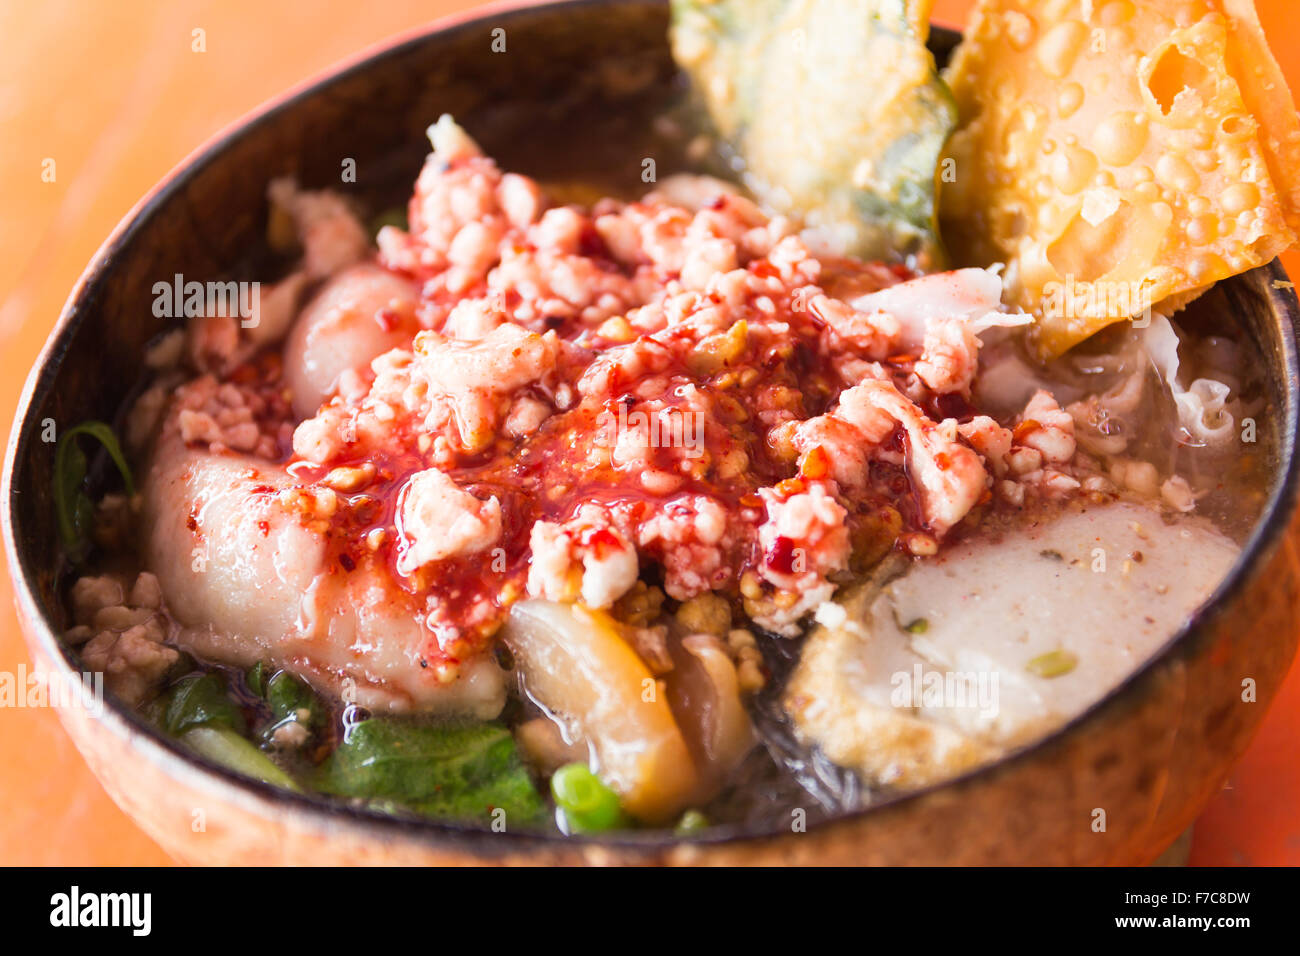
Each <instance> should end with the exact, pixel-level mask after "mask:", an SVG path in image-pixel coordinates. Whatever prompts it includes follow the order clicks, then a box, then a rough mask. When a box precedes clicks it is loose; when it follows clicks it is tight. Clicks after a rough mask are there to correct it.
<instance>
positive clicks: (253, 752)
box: [180, 726, 302, 790]
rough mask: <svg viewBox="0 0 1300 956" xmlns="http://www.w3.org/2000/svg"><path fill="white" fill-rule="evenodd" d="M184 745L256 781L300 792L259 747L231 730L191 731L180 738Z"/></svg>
mask: <svg viewBox="0 0 1300 956" xmlns="http://www.w3.org/2000/svg"><path fill="white" fill-rule="evenodd" d="M180 739H181V743H183V744H185V745H186V746H187V747H189V748H190V749H192V750H194V751H195V752H196V753H199V754H202V755H203V756H204V757H207V758H208V759H209V760H211V761H212V762H213V763H218V764H221V765H222V766H223V767H229V768H230V769H231V770H234V771H235V772H236V773H242V774H243V775H244V776H246V777H252V778H253V779H254V780H264V781H266V782H267V783H270V784H274V785H275V786H277V787H284V788H285V789H286V790H301V789H302V788H301V787H299V786H298V782H297V781H296V780H294V779H293V777H291V776H289V774H287V773H286V772H285V771H284V770H282V769H281V768H280V767H279V766H278V765H276V764H275V762H274V761H272V760H271V758H270V757H268V756H267V755H266V754H264V753H262V751H260V750H258V749H257V746H256V745H255V744H253V743H251V742H250V741H248V740H246V739H245V738H244V737H242V736H241V735H240V734H239V733H237V732H236V731H234V730H231V729H230V728H229V727H215V726H203V727H192V728H191V729H190V730H187V731H186V732H185V733H183V734H181V737H180Z"/></svg>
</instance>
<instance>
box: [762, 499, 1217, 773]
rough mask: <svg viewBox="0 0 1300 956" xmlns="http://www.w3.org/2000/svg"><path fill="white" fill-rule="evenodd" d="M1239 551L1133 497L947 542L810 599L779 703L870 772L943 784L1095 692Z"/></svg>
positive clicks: (842, 759) (1172, 622)
mask: <svg viewBox="0 0 1300 956" xmlns="http://www.w3.org/2000/svg"><path fill="white" fill-rule="evenodd" d="M1238 551H1239V549H1238V547H1237V545H1236V544H1234V543H1233V542H1232V541H1231V540H1229V539H1228V538H1226V537H1224V536H1223V535H1221V534H1220V533H1219V532H1218V531H1216V530H1215V529H1214V528H1213V527H1212V526H1210V525H1209V524H1208V523H1207V522H1204V521H1202V520H1197V519H1180V520H1178V521H1177V522H1175V523H1168V522H1167V521H1166V519H1165V518H1164V517H1163V516H1162V515H1161V514H1160V513H1158V512H1156V511H1154V510H1152V509H1149V508H1147V507H1144V506H1142V505H1138V504H1132V503H1115V504H1108V505H1101V506H1090V507H1088V508H1086V510H1069V511H1065V512H1064V513H1061V514H1058V515H1055V516H1052V517H1047V518H1041V519H1032V520H1030V519H1026V521H1025V523H1024V524H1023V525H1020V526H1017V527H1014V528H1012V529H1011V530H1007V531H1003V532H999V533H996V534H993V533H988V534H985V535H984V536H981V537H977V538H973V539H970V540H967V541H964V542H960V543H957V544H954V545H953V546H952V547H951V548H950V549H949V550H947V551H945V552H944V553H943V554H942V555H941V556H940V557H938V558H935V559H931V560H926V561H921V562H916V563H913V564H910V565H908V566H907V567H906V569H905V570H904V571H903V573H901V574H897V572H896V571H895V574H897V576H894V577H892V579H888V580H884V582H883V583H882V580H877V581H875V582H872V583H869V584H867V585H863V586H861V587H859V588H858V589H857V590H855V591H854V592H852V593H850V594H849V595H848V596H847V597H846V598H845V599H844V600H843V602H842V603H841V604H827V605H823V607H822V608H821V609H819V611H818V620H819V622H821V626H819V627H818V628H817V629H816V630H815V631H814V632H813V633H812V634H811V635H810V636H809V638H808V641H807V642H806V644H805V646H804V649H803V653H802V657H801V659H800V663H799V666H798V668H797V669H796V671H795V673H794V675H793V676H792V678H791V680H790V683H789V685H788V686H787V689H786V694H785V704H786V708H787V710H788V711H789V713H790V714H791V716H792V718H793V720H794V723H795V727H796V730H797V732H798V734H799V735H800V737H801V738H803V739H804V740H805V742H807V743H810V744H816V745H819V746H820V747H821V749H822V750H823V751H825V753H826V755H827V756H828V757H830V758H831V759H832V760H833V761H835V762H836V763H838V764H840V765H841V766H845V767H849V768H852V769H854V770H857V771H858V772H859V773H861V774H862V776H863V777H864V778H865V779H866V780H867V781H868V782H869V783H872V784H876V785H892V786H897V787H903V788H907V787H916V786H924V785H926V784H928V783H932V782H935V781H937V780H942V779H944V778H947V777H950V776H952V775H954V774H957V773H960V772H961V771H963V770H967V769H969V768H971V767H973V766H975V765H977V764H979V763H981V762H983V761H985V760H988V759H991V758H992V757H995V756H997V755H998V754H999V753H1002V752H1004V751H1005V750H1007V749H1008V748H1011V747H1015V746H1018V745H1020V744H1023V743H1027V742H1028V741H1030V740H1033V739H1035V738H1037V737H1040V736H1042V735H1043V734H1046V733H1048V732H1049V731H1051V730H1053V729H1054V728H1056V727H1059V726H1060V725H1062V724H1063V723H1065V722H1066V721H1068V720H1069V719H1070V718H1072V717H1074V716H1075V715H1077V714H1079V713H1081V712H1082V711H1083V710H1085V709H1086V708H1087V707H1088V706H1089V705H1091V704H1093V703H1094V702H1096V701H1097V700H1099V699H1100V698H1102V697H1103V696H1104V695H1105V694H1106V693H1107V692H1108V691H1109V690H1111V689H1112V688H1114V687H1115V686H1117V685H1118V684H1120V683H1121V682H1122V681H1123V680H1124V678H1125V677H1127V676H1128V675H1129V674H1131V673H1132V672H1133V671H1134V670H1135V669H1136V668H1138V667H1139V666H1140V665H1141V664H1142V663H1143V662H1144V661H1146V660H1147V659H1148V658H1149V657H1150V656H1151V655H1152V654H1153V653H1154V652H1155V651H1157V650H1158V649H1159V648H1160V647H1161V646H1162V645H1164V644H1165V642H1166V641H1168V640H1169V638H1170V637H1172V636H1173V634H1174V633H1175V631H1177V629H1178V628H1179V627H1180V626H1181V625H1182V624H1183V622H1184V621H1185V620H1186V619H1187V617H1188V615H1189V614H1191V612H1192V611H1193V610H1194V609H1195V608H1196V607H1198V606H1199V605H1200V604H1201V603H1203V602H1204V601H1205V600H1206V598H1208V597H1209V596H1210V594H1211V593H1212V592H1213V590H1214V588H1215V587H1216V586H1217V585H1218V583H1219V582H1220V581H1221V580H1222V579H1223V577H1224V576H1225V575H1226V574H1227V572H1228V570H1229V569H1230V568H1231V566H1232V564H1233V562H1234V561H1235V560H1236V558H1237V555H1238ZM888 577H889V576H888V575H887V574H882V575H881V578H882V579H887V578H888Z"/></svg>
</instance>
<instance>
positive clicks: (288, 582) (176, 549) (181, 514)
mask: <svg viewBox="0 0 1300 956" xmlns="http://www.w3.org/2000/svg"><path fill="white" fill-rule="evenodd" d="M295 484H296V482H294V481H293V480H292V479H291V477H290V476H289V475H288V474H286V472H285V470H284V469H283V468H281V467H279V466H277V465H272V464H269V463H267V462H265V461H259V460H256V459H253V458H249V457H244V456H239V455H230V454H224V455H214V454H210V453H207V452H201V451H196V450H194V449H190V448H186V447H185V446H184V444H183V443H181V442H180V440H179V438H178V437H177V436H176V435H175V434H171V435H167V436H165V437H164V438H163V439H162V441H161V442H160V444H159V447H158V449H157V451H156V453H155V456H154V461H153V463H152V467H151V468H150V470H149V473H148V477H147V480H146V483H145V487H144V502H145V535H146V537H145V542H144V545H145V549H144V550H145V557H146V563H147V567H148V569H149V570H150V571H152V572H153V573H154V574H156V575H157V576H158V580H159V581H160V582H161V584H162V590H163V595H164V597H165V600H166V602H167V606H168V608H169V610H170V611H171V613H172V615H173V617H175V619H176V620H177V621H178V622H180V624H182V625H183V626H184V628H185V630H184V631H183V633H182V635H181V638H180V640H181V642H182V643H183V644H185V645H186V646H187V647H188V648H189V649H191V650H193V651H194V652H195V653H197V654H199V655H201V656H204V657H208V658H211V659H214V660H217V661H222V662H226V663H230V664H236V665H240V666H247V665H251V664H253V663H255V662H256V661H258V660H262V659H267V660H270V661H271V662H273V663H275V664H276V665H278V666H282V667H286V668H288V669H290V670H292V671H294V672H295V673H298V674H300V675H302V676H303V677H305V678H307V679H308V680H309V681H311V682H312V683H313V684H315V685H316V686H317V687H319V688H321V689H327V690H330V691H332V692H333V693H335V694H337V695H339V696H344V695H345V693H347V691H349V690H350V689H352V688H354V689H355V699H356V701H357V702H358V703H360V704H362V705H363V706H366V707H370V708H378V709H392V710H408V709H416V710H422V711H430V712H438V713H451V714H465V715H472V716H475V717H482V718H491V717H495V716H496V715H497V714H498V713H499V712H500V710H501V708H502V706H503V705H504V703H505V684H504V675H503V672H502V671H501V669H500V667H499V666H498V665H497V664H496V663H495V661H494V660H493V659H492V658H491V655H487V654H481V655H479V657H478V658H477V659H475V660H472V661H466V662H463V664H462V666H461V669H460V674H459V676H458V677H456V678H455V679H454V680H450V681H445V678H446V676H447V675H446V674H445V673H444V674H443V675H442V676H443V678H444V681H445V682H444V681H440V680H439V675H438V674H436V673H435V669H434V668H432V667H428V668H426V667H423V666H421V662H420V657H421V648H423V647H425V646H427V643H426V642H427V641H428V640H429V637H430V636H429V632H428V631H427V630H426V629H425V628H424V627H423V625H422V623H421V621H422V614H421V609H420V608H419V607H418V606H416V604H415V602H414V601H413V599H412V598H410V597H409V596H408V595H407V594H406V593H405V592H403V591H402V590H401V589H399V588H397V587H396V586H394V584H393V583H392V582H391V580H390V579H389V578H388V576H387V574H386V572H385V570H384V568H382V567H380V566H379V565H378V564H377V563H372V562H370V561H365V560H363V561H359V562H357V564H356V567H355V568H353V569H352V570H350V571H344V570H343V569H342V568H340V567H339V566H338V565H337V564H336V563H334V562H331V561H330V560H329V559H328V555H327V545H326V538H325V536H324V535H323V534H322V533H320V532H319V531H317V530H313V529H312V528H311V527H309V524H310V521H309V520H308V519H307V518H304V517H303V516H301V515H300V513H298V512H297V511H296V510H295V509H292V508H290V507H287V506H286V503H285V496H286V494H292V491H291V489H293V487H294V486H295Z"/></svg>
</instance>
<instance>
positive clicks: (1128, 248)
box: [940, 0, 1300, 356]
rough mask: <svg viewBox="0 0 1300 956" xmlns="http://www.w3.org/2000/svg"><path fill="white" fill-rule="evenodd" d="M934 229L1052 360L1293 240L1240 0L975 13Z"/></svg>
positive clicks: (1274, 129) (1286, 155)
mask: <svg viewBox="0 0 1300 956" xmlns="http://www.w3.org/2000/svg"><path fill="white" fill-rule="evenodd" d="M947 79H948V82H949V84H950V86H951V87H952V90H953V93H954V95H955V96H956V98H957V103H958V108H959V110H960V123H959V128H958V130H957V132H956V133H954V135H953V137H952V139H951V140H950V141H949V144H948V147H947V149H946V153H945V165H944V166H942V167H941V169H942V170H943V175H942V176H941V181H942V183H943V185H942V186H941V189H942V193H941V207H940V216H941V219H942V223H943V229H944V236H945V238H946V239H947V241H948V242H949V244H950V245H951V246H952V248H953V250H954V252H955V253H956V254H957V255H958V257H959V258H964V259H969V260H970V261H972V262H981V263H988V262H994V261H996V262H1005V263H1007V265H1008V269H1007V279H1008V295H1009V303H1010V304H1013V305H1018V306H1021V307H1023V308H1024V309H1026V310H1027V311H1030V312H1033V313H1034V314H1035V315H1037V316H1038V317H1039V321H1038V323H1037V327H1036V330H1035V338H1036V342H1037V345H1038V347H1039V351H1040V352H1041V353H1042V354H1043V355H1045V356H1054V355H1059V354H1060V353H1062V352H1064V351H1066V350H1067V349H1069V348H1071V347H1072V346H1074V345H1075V344H1077V343H1078V342H1080V341H1081V340H1083V339H1085V338H1087V337H1088V336H1090V335H1092V334H1093V333H1094V332H1097V331H1098V330H1100V329H1102V328H1104V327H1105V326H1107V325H1109V324H1111V323H1113V322H1118V321H1123V320H1125V319H1128V318H1130V317H1132V316H1135V315H1138V314H1141V313H1143V312H1145V311H1146V310H1147V309H1148V308H1150V307H1151V306H1152V305H1154V304H1159V303H1162V302H1163V303H1165V304H1166V306H1167V307H1178V306H1180V305H1181V304H1183V303H1185V302H1186V301H1188V300H1189V299H1190V298H1192V297H1194V296H1195V295H1196V294H1197V293H1198V292H1199V291H1200V290H1203V289H1204V288H1206V287H1207V286H1209V285H1211V284H1213V283H1214V282H1217V281H1218V280H1220V279H1225V278H1227V277H1229V276H1232V275H1236V274H1237V273H1240V272H1244V271H1246V270H1248V269H1251V268H1254V267H1255V266H1259V265H1262V264H1264V263H1267V262H1269V261H1270V260H1272V259H1273V258H1274V257H1275V256H1277V255H1278V254H1279V253H1280V252H1282V251H1284V250H1285V249H1287V248H1288V247H1290V246H1291V245H1293V244H1294V243H1295V242H1296V241H1297V234H1300V121H1298V120H1297V116H1296V111H1295V107H1294V105H1293V104H1292V101H1291V95H1290V92H1289V90H1288V89H1287V86H1286V82H1285V80H1284V79H1283V78H1282V73H1281V71H1280V70H1279V68H1278V65H1277V62H1276V61H1275V60H1274V59H1273V57H1272V55H1271V54H1270V53H1269V50H1268V47H1267V45H1266V43H1265V41H1264V36H1263V32H1262V30H1261V28H1260V25H1259V19H1258V17H1257V16H1256V14H1255V9H1254V6H1253V4H1252V3H1251V0H982V2H981V3H980V4H979V6H978V9H977V11H976V14H975V16H974V19H973V22H972V24H971V27H970V29H969V30H968V32H967V35H966V40H965V42H964V43H963V44H962V46H961V47H960V49H959V50H958V52H957V54H956V56H955V58H954V60H953V63H952V65H951V67H950V68H949V71H948V74H947Z"/></svg>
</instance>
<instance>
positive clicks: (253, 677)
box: [244, 661, 266, 697]
mask: <svg viewBox="0 0 1300 956" xmlns="http://www.w3.org/2000/svg"><path fill="white" fill-rule="evenodd" d="M244 683H245V684H247V685H248V689H249V690H251V691H252V692H253V693H254V694H256V695H257V696H258V697H265V696H266V662H265V661H258V662H257V663H256V664H254V665H253V666H252V667H250V668H249V669H248V672H247V673H246V674H244Z"/></svg>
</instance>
